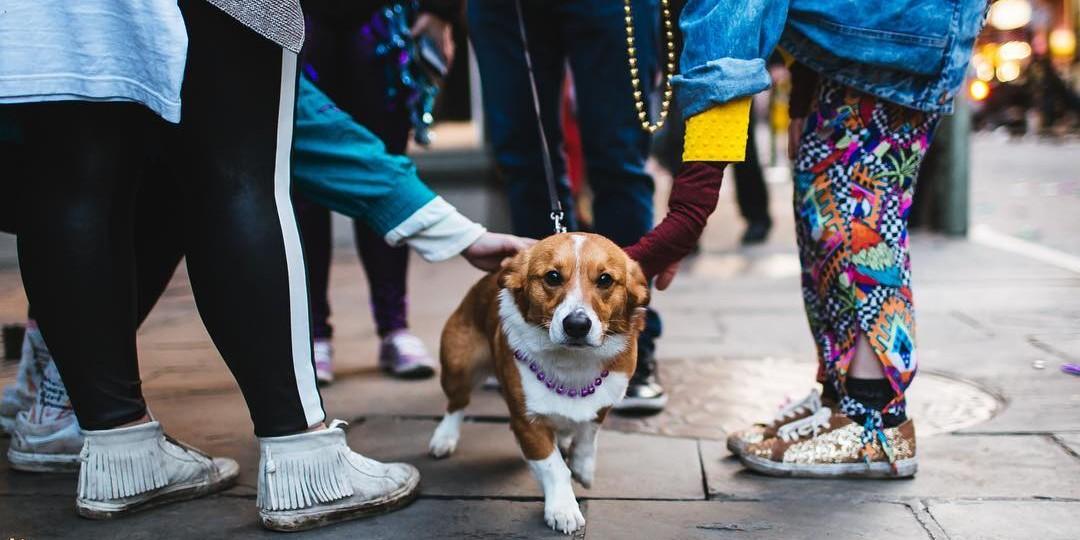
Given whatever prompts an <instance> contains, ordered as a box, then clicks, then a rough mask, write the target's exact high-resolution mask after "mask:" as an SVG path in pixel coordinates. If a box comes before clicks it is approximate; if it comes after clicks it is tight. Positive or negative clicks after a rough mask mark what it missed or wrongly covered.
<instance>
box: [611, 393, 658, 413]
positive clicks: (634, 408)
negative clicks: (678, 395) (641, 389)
mask: <svg viewBox="0 0 1080 540" xmlns="http://www.w3.org/2000/svg"><path fill="white" fill-rule="evenodd" d="M667 401H668V398H667V394H664V395H663V396H660V397H659V398H623V399H622V401H620V402H618V403H616V404H615V405H612V407H611V408H612V409H613V410H615V411H617V412H620V413H629V414H635V413H637V414H656V413H658V412H660V411H662V410H664V407H665V406H666V405H667Z"/></svg>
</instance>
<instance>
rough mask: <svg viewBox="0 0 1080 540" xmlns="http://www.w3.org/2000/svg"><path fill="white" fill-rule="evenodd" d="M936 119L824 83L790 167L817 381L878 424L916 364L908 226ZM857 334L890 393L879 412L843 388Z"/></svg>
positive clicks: (895, 408)
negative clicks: (875, 360)
mask: <svg viewBox="0 0 1080 540" xmlns="http://www.w3.org/2000/svg"><path fill="white" fill-rule="evenodd" d="M937 121H938V115H936V114H928V113H923V112H919V111H916V110H913V109H908V108H905V107H901V106H899V105H895V104H892V103H889V102H886V101H883V100H880V99H877V98H875V97H873V96H870V95H867V94H863V93H861V92H858V91H856V90H853V89H850V88H847V87H845V86H843V85H841V84H839V83H834V82H829V81H824V80H823V81H822V83H821V86H820V89H819V91H818V96H817V104H816V107H815V109H814V110H812V111H811V113H810V115H809V117H808V118H807V120H806V130H805V131H804V132H803V136H802V141H801V143H800V147H799V154H798V159H797V160H796V164H795V200H794V205H795V217H796V219H795V221H796V229H797V234H798V240H799V258H800V262H801V263H802V290H803V300H804V301H805V304H806V314H807V318H808V319H809V322H810V329H811V332H812V334H813V336H814V340H815V342H816V344H817V348H818V354H819V361H820V368H819V372H818V378H819V380H820V381H821V382H822V383H825V384H831V385H832V386H833V387H834V388H836V390H837V393H838V395H839V396H840V400H841V401H840V405H841V409H842V410H843V411H844V412H845V413H847V414H848V415H851V416H856V415H858V416H865V417H866V418H868V419H870V420H872V421H873V423H874V427H876V428H878V429H880V428H881V426H882V415H883V414H884V415H890V414H892V415H895V414H900V413H902V411H903V410H904V407H905V402H904V390H905V389H906V388H907V387H908V385H909V384H910V383H911V379H912V377H913V376H914V375H915V370H916V358H915V317H914V313H913V308H912V295H911V263H910V260H909V257H908V231H907V222H908V213H909V211H910V210H911V200H912V196H913V195H914V192H915V179H916V177H917V176H918V172H919V165H920V164H921V162H922V159H923V156H924V155H925V154H926V149H927V147H928V146H929V144H930V139H931V136H932V135H933V132H934V127H935V126H936V125H937ZM860 335H861V336H864V337H865V338H866V339H867V341H869V343H870V346H871V348H872V349H873V350H874V352H875V353H876V355H877V358H878V360H880V361H881V364H882V366H883V367H884V370H885V376H886V377H887V378H888V380H889V382H890V384H891V386H892V388H893V391H894V393H895V398H894V399H893V400H892V401H891V402H890V403H889V404H888V405H887V406H886V407H885V408H884V410H881V411H878V410H870V408H869V407H867V406H865V405H863V404H861V403H859V402H858V401H856V400H854V399H852V398H851V397H849V396H848V395H847V393H846V392H845V381H846V379H847V372H848V368H849V366H850V365H851V361H852V359H853V358H854V355H855V345H856V339H857V338H858V337H859V336H860ZM868 427H870V426H868Z"/></svg>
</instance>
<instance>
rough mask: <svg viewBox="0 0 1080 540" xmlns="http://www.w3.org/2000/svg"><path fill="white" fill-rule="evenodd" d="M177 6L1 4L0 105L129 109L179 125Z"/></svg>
mask: <svg viewBox="0 0 1080 540" xmlns="http://www.w3.org/2000/svg"><path fill="white" fill-rule="evenodd" d="M187 42H188V38H187V30H186V28H185V27H184V19H183V16H182V15H181V14H180V8H179V7H178V6H177V5H176V0H0V104H6V103H30V102H40V101H63V100H82V101H134V102H137V103H142V104H143V105H146V106H147V107H149V108H150V109H151V110H153V111H154V112H155V113H157V114H159V115H160V116H161V117H162V118H164V119H165V120H168V121H169V122H174V123H175V122H179V121H180V85H181V83H182V82H183V78H184V63H185V61H186V59H187Z"/></svg>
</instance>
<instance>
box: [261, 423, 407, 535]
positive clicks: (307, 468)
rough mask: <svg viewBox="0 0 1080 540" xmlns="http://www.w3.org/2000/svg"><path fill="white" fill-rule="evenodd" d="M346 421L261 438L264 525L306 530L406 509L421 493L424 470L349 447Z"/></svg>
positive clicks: (262, 519)
mask: <svg viewBox="0 0 1080 540" xmlns="http://www.w3.org/2000/svg"><path fill="white" fill-rule="evenodd" d="M343 425H345V422H342V421H340V420H335V421H333V422H332V423H331V424H330V427H329V428H327V429H324V430H320V431H312V432H308V433H300V434H297V435H288V436H285V437H264V438H261V439H259V447H260V449H259V450H260V451H259V454H260V458H259V498H258V505H259V521H261V522H262V525H263V526H264V527H266V528H267V529H271V530H275V531H302V530H305V529H312V528H315V527H321V526H324V525H329V524H331V523H335V522H338V521H346V520H350V519H356V518H360V517H366V516H372V515H376V514H383V513H386V512H390V511H392V510H396V509H398V508H401V507H403V506H405V505H407V504H409V503H410V502H412V500H413V499H414V498H415V497H416V495H417V493H418V492H419V489H418V488H419V485H420V472H419V471H417V470H416V468H415V467H413V466H412V465H408V464H405V463H380V462H378V461H375V460H373V459H368V458H366V457H364V456H362V455H360V454H357V453H356V452H353V451H352V450H350V449H349V446H348V445H347V444H346V443H345V431H344V430H342V429H341V426H343Z"/></svg>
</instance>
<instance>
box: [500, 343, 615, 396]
mask: <svg viewBox="0 0 1080 540" xmlns="http://www.w3.org/2000/svg"><path fill="white" fill-rule="evenodd" d="M514 358H517V361H518V362H521V363H522V364H524V365H527V366H529V371H531V372H533V373H535V374H536V380H538V381H540V382H542V383H544V386H547V389H548V390H550V391H552V392H554V393H556V394H558V395H560V396H565V397H568V398H576V397H586V396H590V395H592V394H595V393H596V387H598V386H600V385H601V384H604V379H606V378H607V376H608V370H606V369H605V370H604V371H601V372H600V375H599V376H598V377H596V378H595V379H593V381H592V382H591V383H589V384H587V385H585V386H582V387H581V388H567V387H566V385H565V384H563V383H562V382H560V381H558V380H557V379H555V377H551V376H549V375H548V374H546V373H544V371H543V370H542V369H540V364H537V363H536V362H533V361H531V360H529V359H528V358H527V357H526V356H525V354H524V353H522V352H521V351H514Z"/></svg>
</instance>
